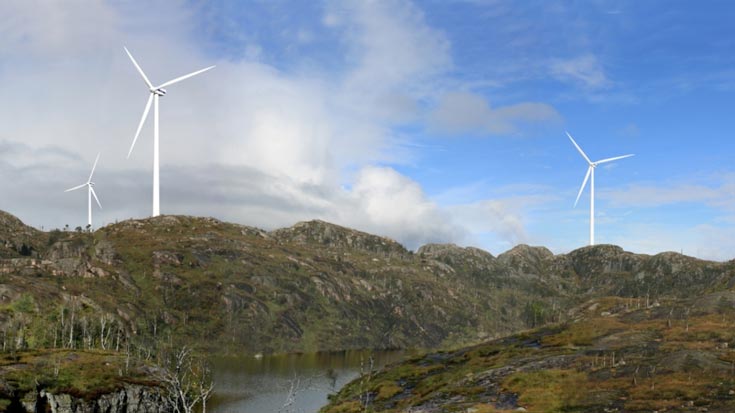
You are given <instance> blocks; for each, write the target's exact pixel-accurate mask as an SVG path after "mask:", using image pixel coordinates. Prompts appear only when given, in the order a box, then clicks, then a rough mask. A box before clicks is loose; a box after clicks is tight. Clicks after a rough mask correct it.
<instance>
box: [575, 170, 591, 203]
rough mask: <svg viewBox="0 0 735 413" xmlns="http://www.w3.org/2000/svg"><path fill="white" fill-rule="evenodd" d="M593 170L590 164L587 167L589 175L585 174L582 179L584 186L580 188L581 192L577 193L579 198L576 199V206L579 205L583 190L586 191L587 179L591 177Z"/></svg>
mask: <svg viewBox="0 0 735 413" xmlns="http://www.w3.org/2000/svg"><path fill="white" fill-rule="evenodd" d="M591 172H592V167H591V166H590V167H589V168H587V175H585V176H584V181H582V186H581V187H580V188H579V193H577V199H576V200H575V201H574V207H575V208H576V207H577V202H579V197H580V196H582V191H584V187H585V185H587V180H588V179H590V173H591Z"/></svg>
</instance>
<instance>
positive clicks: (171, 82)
mask: <svg viewBox="0 0 735 413" xmlns="http://www.w3.org/2000/svg"><path fill="white" fill-rule="evenodd" d="M210 69H214V66H209V67H207V68H204V69H202V70H197V71H196V72H193V73H189V74H188V75H184V76H181V77H177V78H176V79H173V80H169V81H168V82H166V83H164V84H162V85H161V86H158V87H157V88H156V89H161V88H164V87H166V86H171V85H173V84H174V83H178V82H181V81H182V80H184V79H188V78H190V77H192V76H196V75H198V74H199V73H204V72H206V71H207V70H210Z"/></svg>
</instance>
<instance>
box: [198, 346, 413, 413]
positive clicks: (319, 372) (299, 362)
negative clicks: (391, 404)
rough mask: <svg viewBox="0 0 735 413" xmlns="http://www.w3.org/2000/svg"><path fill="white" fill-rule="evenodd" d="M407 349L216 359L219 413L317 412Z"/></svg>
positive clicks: (214, 406)
mask: <svg viewBox="0 0 735 413" xmlns="http://www.w3.org/2000/svg"><path fill="white" fill-rule="evenodd" d="M406 355H407V353H405V352H402V351H346V352H337V353H312V354H287V355H278V356H265V357H263V358H260V359H256V358H254V357H227V358H219V359H216V360H214V362H213V367H214V380H215V392H214V394H213V397H212V399H211V401H210V402H209V405H208V409H207V411H208V412H214V413H316V412H318V411H319V409H320V408H321V407H322V406H324V405H325V404H326V403H327V395H328V394H332V393H336V392H337V391H338V390H339V389H340V388H341V387H342V386H344V385H345V384H347V383H348V382H349V381H351V380H353V379H355V378H357V377H358V376H359V374H360V371H361V366H362V369H364V371H367V369H368V366H369V364H370V358H371V357H372V360H373V366H374V368H376V369H377V368H379V367H382V366H384V365H386V364H389V363H393V362H396V361H400V360H401V359H402V358H403V357H404V356H406Z"/></svg>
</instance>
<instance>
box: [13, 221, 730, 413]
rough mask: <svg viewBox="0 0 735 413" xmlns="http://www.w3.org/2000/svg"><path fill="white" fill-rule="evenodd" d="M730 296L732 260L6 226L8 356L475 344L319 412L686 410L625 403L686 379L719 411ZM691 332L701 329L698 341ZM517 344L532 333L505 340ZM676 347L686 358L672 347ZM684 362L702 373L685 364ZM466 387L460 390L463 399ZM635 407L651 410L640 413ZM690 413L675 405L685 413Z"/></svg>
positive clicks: (285, 234) (179, 230) (249, 231)
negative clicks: (560, 390) (566, 390)
mask: <svg viewBox="0 0 735 413" xmlns="http://www.w3.org/2000/svg"><path fill="white" fill-rule="evenodd" d="M734 283H735V261H729V262H725V263H717V262H710V261H703V260H699V259H696V258H693V257H687V256H684V255H681V254H676V253H671V252H667V253H661V254H657V255H653V256H649V255H642V254H634V253H631V252H627V251H624V250H622V249H621V248H619V247H616V246H612V245H598V246H594V247H584V248H580V249H577V250H575V251H572V252H570V253H568V254H560V255H554V254H553V253H551V252H550V251H549V250H548V249H546V248H543V247H532V246H527V245H519V246H516V247H514V248H513V249H511V250H509V251H507V252H504V253H502V254H500V255H499V256H497V257H496V256H493V255H492V254H490V253H488V252H486V251H483V250H480V249H477V248H462V247H458V246H456V245H451V244H430V245H425V246H423V247H421V248H419V249H418V250H417V251H415V252H413V251H409V250H407V249H406V248H404V247H403V246H402V245H400V244H398V243H396V242H395V241H393V240H390V239H387V238H383V237H379V236H375V235H371V234H366V233H363V232H360V231H356V230H352V229H349V228H344V227H340V226H337V225H334V224H330V223H327V222H323V221H310V222H302V223H298V224H296V225H294V226H293V227H290V228H284V229H278V230H275V231H270V232H268V231H264V230H261V229H258V228H252V227H246V226H242V225H236V224H230V223H225V222H221V221H218V220H216V219H212V218H197V217H188V216H161V217H156V218H150V219H143V220H128V221H123V222H120V223H116V224H112V225H108V226H106V227H103V228H100V229H99V230H97V231H94V232H86V231H82V230H81V229H78V230H74V231H71V230H53V231H49V232H43V231H38V230H36V229H33V228H31V227H28V226H26V225H24V224H23V223H22V222H21V221H20V220H18V219H17V218H15V217H13V216H12V215H9V214H7V213H3V212H0V338H1V340H2V350H3V354H5V353H8V352H9V353H11V354H14V353H16V352H23V351H34V350H39V349H50V350H48V351H82V350H84V351H103V352H109V351H114V352H120V351H122V350H121V349H123V348H124V349H125V352H126V354H132V355H133V356H134V357H137V358H141V359H147V358H150V357H152V355H155V354H156V353H157V352H158V351H159V350H160V349H161V347H162V346H165V347H167V348H176V347H177V346H181V345H184V344H186V345H190V346H195V347H197V348H199V349H206V350H208V351H209V352H210V353H211V352H215V353H228V352H230V353H238V354H248V353H249V354H256V353H268V352H294V351H306V352H310V351H329V350H344V349H364V348H370V349H391V348H413V349H416V348H421V349H427V350H431V349H437V348H444V349H447V348H461V347H463V346H467V345H477V347H469V348H465V349H463V350H456V351H452V352H446V353H433V354H430V355H428V356H425V357H424V358H421V359H416V360H413V361H410V362H409V363H408V364H406V365H405V366H406V367H405V368H404V367H400V366H399V367H398V368H397V370H387V371H386V372H384V373H381V375H379V376H376V377H372V376H371V378H370V380H369V381H367V382H366V381H365V380H362V379H361V380H362V381H360V383H362V384H359V386H360V387H355V386H357V384H355V383H353V384H352V385H351V386H348V388H346V389H345V390H344V391H343V392H342V393H340V395H338V396H336V398H335V399H334V401H333V404H332V405H331V406H330V407H328V408H327V409H328V410H327V411H329V412H338V411H357V410H355V409H358V408H359V406H360V403H364V402H366V401H367V402H368V404H369V406H370V408H371V409H375V411H380V410H381V409H382V410H385V411H402V410H400V409H404V408H407V407H406V406H409V407H408V408H413V407H410V406H420V409H419V410H411V411H445V410H442V409H444V408H445V407H443V406H455V407H456V409H460V410H461V409H475V410H472V411H495V410H498V409H501V410H502V409H506V408H519V407H520V408H529V409H533V408H536V409H539V407H538V406H541V405H544V404H546V403H551V404H549V405H553V406H557V405H558V406H565V407H564V409H566V410H567V411H604V410H594V409H593V410H585V409H587V408H586V407H584V406H596V407H595V409H597V408H598V407H599V408H600V409H618V411H626V409H633V408H632V407H630V406H649V407H650V406H659V404H657V403H659V401H660V400H659V399H661V398H662V397H663V399H661V400H664V399H665V400H664V401H661V403H662V404H661V406H664V407H665V408H673V407H672V406H674V405H675V404H676V403H679V402H680V401H682V400H684V399H682V397H683V396H681V395H678V393H677V395H676V396H671V395H666V393H662V392H660V391H653V389H652V390H651V391H650V392H649V393H650V394H649V393H645V392H643V393H645V394H647V395H642V394H643V393H641V392H642V390H640V389H638V387H635V386H639V385H638V384H635V386H634V387H630V386H628V387H625V386H622V383H623V382H626V383H627V382H629V381H630V382H635V383H640V382H641V380H642V378H643V377H648V376H645V375H646V374H649V373H646V372H647V371H650V375H651V376H652V377H664V376H666V377H669V376H667V375H673V376H671V378H672V380H674V379H673V378H677V380H679V379H681V377H682V374H684V375H686V377H687V380H690V381H688V382H686V383H687V384H689V385H691V384H692V383H695V382H693V381H691V380H695V381H696V380H704V381H706V382H707V383H709V384H708V385H707V386H710V387H706V386H705V387H701V388H700V387H697V389H699V390H701V391H715V392H716V394H718V395H719V394H721V393H717V392H722V391H725V393H727V394H729V392H730V389H726V387H727V386H729V384H727V383H730V382H729V381H722V380H725V379H724V376H722V375H723V374H725V373H724V370H723V368H724V367H723V366H725V365H726V364H727V362H728V360H729V357H731V356H729V355H728V354H729V353H728V351H729V350H728V349H729V348H730V347H727V346H732V345H733V344H735V343H730V341H729V340H730V338H729V337H730V336H729V335H727V334H729V333H725V327H726V326H729V324H728V323H729V322H730V321H729V318H727V317H728V314H729V311H730V307H731V305H730V304H729V303H730V302H731V301H732V297H731V295H729V294H731V291H732V289H733V284H734ZM718 294H719V295H718ZM715 299H716V300H715ZM712 300H715V303H716V304H712V302H713V301H712ZM723 314H724V315H723ZM720 318H721V321H717V320H719V319H720ZM695 319H697V320H699V321H698V323H699V324H695V323H691V324H689V320H695ZM682 323H687V324H686V328H685V330H684V331H683V332H682V331H680V330H681V328H682V326H681V324H682ZM695 325H696V326H697V327H694V326H695ZM534 328H535V330H528V329H534ZM539 328H540V329H539ZM700 329H703V330H701V331H700ZM708 329H709V330H708ZM520 331H530V332H526V333H523V334H522V335H520V336H519V335H516V336H513V335H512V334H517V333H518V332H520ZM677 332H678V333H677ZM695 332H696V334H694V333H695ZM675 333H676V334H675ZM672 334H673V335H672ZM501 337H506V338H501ZM621 337H622V338H621ZM493 340H495V341H493ZM616 340H617V341H616ZM669 342H675V343H677V344H676V346H678V347H676V346H673V345H672V346H669V345H664V344H663V343H669ZM479 343H485V344H479ZM606 343H607V344H606ZM608 345H609V346H608ZM605 346H608V347H609V349H611V350H609V349H608V347H605ZM725 347H727V348H725ZM606 349H608V350H606ZM663 350H666V351H663ZM669 350H671V352H670V354H669V353H667V352H668V351H669ZM612 353H615V357H617V358H616V361H615V362H612V361H611V358H612V357H613V355H612ZM667 354H668V355H667ZM669 356H670V358H665V357H669ZM662 357H664V358H662ZM590 360H594V361H592V362H591V363H592V364H591V365H590ZM600 360H602V361H600ZM631 360H632V361H631ZM691 360H694V361H691ZM718 360H719V361H718ZM622 361H624V362H625V364H620V363H622ZM412 363H413V364H412ZM599 363H603V368H600V367H599ZM610 363H613V364H612V370H610ZM691 363H694V366H695V367H692V368H690V367H687V366H690V364H691ZM723 363H724V364H723ZM664 365H665V366H666V368H669V369H673V370H671V371H669V370H665V369H663V367H659V366H664ZM590 366H591V367H590ZM631 366H637V367H636V368H637V370H636V369H635V368H634V367H631ZM677 366H678V367H677ZM604 368H608V370H604ZM630 369H634V370H633V372H631V371H629V370H630ZM646 369H648V370H646ZM692 369H693V370H692ZM697 369H700V370H701V371H704V372H707V374H704V373H702V374H699V373H696V374H695V372H699V371H700V370H697ZM11 370H12V369H11ZM403 370H406V371H403ZM9 371H10V370H8V369H7V368H6V369H5V370H3V373H2V374H0V378H3V377H9V376H8V372H9ZM28 371H33V370H28ZM48 371H49V370H48V369H47V370H46V372H45V373H44V374H45V375H43V374H40V373H39V375H37V376H34V377H35V378H34V380H38V379H39V377H40V378H42V379H43V378H44V377H48ZM51 371H53V369H52V370H51ZM105 371H107V370H105ZM539 372H545V373H543V374H542V373H539ZM404 373H405V374H407V375H403V374H404ZM537 373H538V374H537ZM539 374H540V375H539ZM544 374H546V375H544ZM698 374H699V375H698ZM534 375H536V376H534ZM690 376H691V377H695V379H690ZM623 378H624V379H623ZM720 379H721V382H722V383H726V384H723V385H719V384H718V385H717V386H720V387H717V386H715V384H714V381H712V380H720ZM555 380H562V381H563V380H567V381H564V383H565V384H560V386H562V387H564V386H567V385H574V383H578V381H580V382H581V381H593V382H595V383H598V382H599V383H598V384H599V385H598V384H596V385H595V386H596V387H595V388H599V389H601V390H600V391H599V392H598V393H594V394H593V393H590V394H587V393H585V394H584V395H582V393H580V394H579V395H570V396H569V397H568V398H567V399H568V400H567V399H564V400H562V401H558V400H557V401H553V403H552V401H546V399H543V398H542V399H534V397H536V396H533V395H529V393H527V392H525V390H523V389H526V388H528V389H534V388H536V387H534V386H537V384H538V386H542V385H545V384H548V383H554V382H555ZM575 380H576V381H575ZM704 381H702V382H703V383H704ZM450 382H452V383H454V382H457V383H461V386H460V387H456V388H455V387H452V385H450V384H449V383H450ZM654 382H655V381H654ZM529 383H530V384H529ZM534 383H536V384H534ZM611 383H618V384H621V386H622V387H615V386H613V384H611ZM672 383H673V382H672ZM718 383H719V382H718ZM648 384H649V385H650V384H651V383H648ZM679 384H681V385H682V386H684V382H680V383H679ZM128 385H129V383H128V384H124V385H121V384H120V382H118V383H117V384H116V385H115V386H112V387H105V388H107V389H108V390H109V392H108V393H105V394H117V395H118V396H114V395H113V396H109V397H112V399H111V400H117V399H120V398H121V397H122V398H126V400H132V399H131V397H133V395H132V393H130V391H133V392H135V391H136V390H129V389H128V387H126V386H128ZM424 386H427V387H424ZM611 386H612V387H611ZM672 386H673V385H672ZM711 386H715V387H711ZM722 386H724V387H722ZM103 387H104V386H103ZM639 387H640V386H639ZM653 387H654V388H655V384H654V386H653ZM695 387H696V386H695ZM5 388H6V389H10V390H8V391H6V395H5V396H3V397H4V400H6V401H8V403H10V402H12V400H15V399H18V394H20V393H18V391H17V390H13V389H18V388H19V387H18V386H16V385H14V384H13V383H11V382H6V387H5ZM460 388H462V389H470V390H466V391H467V392H468V393H467V394H459V393H461V391H460ZM38 389H42V390H43V391H44V392H43V394H41V391H40V390H38ZM637 389H638V390H637ZM659 389H661V387H659ZM56 390H57V391H56V392H55V391H53V390H52V388H51V387H49V386H40V387H38V386H37V387H36V390H35V391H34V392H30V393H29V392H28V391H27V392H26V393H24V394H31V396H28V397H32V398H33V397H35V398H36V399H35V400H42V399H43V397H45V399H43V400H46V402H44V403H48V404H47V405H49V406H50V405H51V404H53V403H57V404H58V403H66V401H63V402H62V401H61V400H62V399H63V400H67V401H69V400H72V399H71V398H68V399H67V398H65V397H66V396H62V394H70V393H68V392H67V393H64V392H61V393H59V392H58V388H57V389H56ZM639 390H640V391H639ZM699 390H698V391H699ZM534 391H535V390H534ZM672 391H673V390H672ZM677 391H678V390H677ZM733 391H734V392H735V389H733ZM121 392H122V393H121ZM549 392H551V393H554V392H556V390H553V391H550V390H548V389H546V390H544V389H538V393H539V394H540V395H539V396H538V397H547V396H543V394H546V393H549ZM72 393H73V392H72ZM129 393H130V394H129ZM661 394H664V396H665V397H664V396H661ZM708 394H709V393H708ZM44 395H45V396H44ZM577 396H579V397H577ZM69 397H72V395H70V396H69ZM116 397H117V399H116ZM549 397H550V396H549ZM565 397H566V396H565ZM718 397H719V396H718ZM722 397H723V398H722V400H723V402H722V403H724V404H722V406H729V405H728V404H727V402H728V400H729V399H728V398H727V397H725V396H724V395H723V396H722ZM0 398H2V397H0ZM14 398H15V399H14ZM639 398H640V399H641V400H649V401H650V403H648V402H641V404H635V403H633V402H632V401H631V400H638V399H639ZM690 399H691V398H690ZM695 399H696V398H694V399H692V400H689V399H687V400H685V401H686V403H689V402H692V403H694V406H696V403H699V402H698V401H697V400H695ZM84 400H86V402H87V403H92V404H89V406H91V407H89V406H88V408H89V409H92V411H94V410H95V409H101V411H106V410H107V409H106V408H102V407H101V406H100V405H98V404H99V403H101V401H100V400H102V398H100V397H91V398H90V397H87V398H86V399H84ZM361 400H362V401H361ZM538 400H542V401H538ZM549 400H550V399H549ZM554 400H556V399H554ZM615 400H617V401H615ZM621 400H622V402H621ZM718 400H719V399H718ZM108 401H109V400H108ZM27 403H31V401H28V402H27ZM69 403H71V401H69ZM74 403H76V404H75V405H79V406H81V405H82V404H83V403H82V404H80V403H81V402H74ZM95 403H97V404H95ZM105 403H107V402H105ZM110 403H112V402H110ZM554 403H556V404H554ZM585 403H586V404H585ZM595 403H597V404H595ZM631 403H633V404H631ZM646 403H648V404H646ZM672 403H673V404H672ZM94 406H97V407H94ZM356 406H358V407H356ZM580 406H582V407H580ZM602 406H604V407H602ZM677 406H678V405H677ZM363 407H364V406H363ZM685 407H686V406H685ZM689 407H692V406H689ZM689 407H686V408H689ZM636 408H638V407H636ZM641 408H642V407H641ZM646 408H648V407H646ZM723 408H724V407H723ZM397 409H398V410H397ZM421 409H423V410H421ZM437 409H438V410H437ZM452 409H454V407H452ZM493 409H495V410H493ZM560 409H561V408H560ZM575 409H576V410H575ZM620 409H622V410H620ZM562 410H563V409H562ZM9 411H10V410H9ZM18 411H22V410H18ZM80 411H82V410H80ZM113 411H117V410H113ZM449 411H451V409H450V410H449ZM462 411H464V410H462ZM539 411H542V410H539ZM553 411H557V410H553ZM609 411H615V410H609ZM631 411H632V410H631ZM723 411H725V410H723Z"/></svg>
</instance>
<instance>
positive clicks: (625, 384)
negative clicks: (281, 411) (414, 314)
mask: <svg viewBox="0 0 735 413" xmlns="http://www.w3.org/2000/svg"><path fill="white" fill-rule="evenodd" d="M569 315H570V320H568V321H567V322H565V323H559V324H552V325H549V326H546V327H542V328H538V329H533V330H529V331H526V332H523V333H520V334H515V335H511V336H509V337H505V338H502V339H499V340H493V341H489V342H486V343H483V344H480V345H476V346H472V347H467V348H463V349H460V350H455V351H443V352H435V353H429V354H425V355H421V356H417V357H415V358H413V359H411V360H408V361H405V362H402V363H399V364H397V365H393V366H390V367H388V368H386V369H384V370H383V371H381V372H377V373H371V374H366V375H364V376H363V377H361V378H359V379H357V380H355V381H354V382H352V383H350V384H348V385H347V386H346V387H345V388H343V389H342V390H341V391H340V392H339V394H337V395H336V396H332V397H331V403H330V405H329V406H327V407H325V408H324V409H322V412H323V413H338V412H340V413H347V412H363V411H369V412H407V411H411V412H423V413H430V412H475V413H481V412H501V411H519V410H520V411H530V412H664V411H669V412H670V411H676V412H723V413H724V412H733V411H735V349H733V345H735V329H734V327H735V292H733V291H725V292H719V293H711V294H706V295H702V296H700V297H698V298H694V299H678V300H663V301H661V302H656V303H655V304H652V303H650V302H649V305H648V306H646V303H645V300H641V299H630V298H620V297H605V298H600V299H595V300H591V301H589V302H587V303H585V304H584V305H582V306H580V307H579V309H577V310H575V311H572V312H570V314H569Z"/></svg>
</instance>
